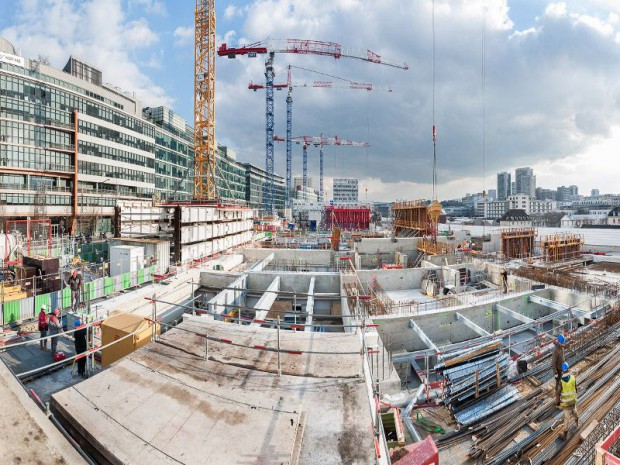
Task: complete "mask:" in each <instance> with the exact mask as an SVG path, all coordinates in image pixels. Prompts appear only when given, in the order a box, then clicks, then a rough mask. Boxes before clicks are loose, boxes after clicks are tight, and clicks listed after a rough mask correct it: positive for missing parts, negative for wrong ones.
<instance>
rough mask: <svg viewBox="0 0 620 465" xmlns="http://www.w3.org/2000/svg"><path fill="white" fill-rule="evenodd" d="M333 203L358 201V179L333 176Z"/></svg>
mask: <svg viewBox="0 0 620 465" xmlns="http://www.w3.org/2000/svg"><path fill="white" fill-rule="evenodd" d="M332 193H333V201H334V204H349V205H356V204H357V203H358V201H359V192H358V181H357V179H356V178H334V180H333V190H332Z"/></svg>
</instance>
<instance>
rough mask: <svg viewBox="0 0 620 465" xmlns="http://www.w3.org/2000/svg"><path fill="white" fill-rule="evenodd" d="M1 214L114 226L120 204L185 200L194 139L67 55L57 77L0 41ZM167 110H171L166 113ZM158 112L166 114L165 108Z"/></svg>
mask: <svg viewBox="0 0 620 465" xmlns="http://www.w3.org/2000/svg"><path fill="white" fill-rule="evenodd" d="M0 52H2V53H1V54H0V217H2V219H4V220H7V219H25V218H27V217H31V218H33V217H42V218H49V219H50V220H51V221H52V224H61V225H63V228H64V230H65V231H67V232H75V233H80V232H81V233H84V234H94V233H97V232H107V231H110V230H111V228H112V217H113V214H114V206H115V205H116V202H117V199H124V200H131V199H145V198H148V199H157V198H158V197H161V198H169V197H170V196H171V194H172V193H173V192H174V193H175V195H176V196H178V199H185V200H186V199H189V197H190V196H191V194H192V192H193V179H192V176H191V172H189V174H188V170H191V169H192V168H193V158H194V157H193V152H192V150H193V134H192V131H191V129H190V128H189V127H188V126H187V125H186V124H184V121H183V124H179V121H177V120H178V118H176V119H174V121H172V120H171V119H172V116H171V115H170V114H169V113H168V114H167V116H168V119H166V118H165V117H163V116H161V115H160V116H159V117H157V115H153V114H150V115H143V113H142V106H141V104H140V102H139V101H138V100H137V99H136V98H135V96H134V95H133V94H130V93H128V92H124V91H122V90H121V89H119V88H118V87H114V86H113V85H111V84H106V83H103V73H102V72H101V71H100V70H98V69H97V68H95V67H93V66H90V65H88V64H87V63H85V62H83V61H81V60H79V59H77V58H75V57H70V58H69V61H68V62H67V64H66V66H65V67H64V69H63V70H59V69H56V68H54V67H52V66H49V65H48V64H46V63H44V62H40V61H36V60H30V59H27V58H23V57H20V56H18V55H17V53H16V51H15V48H14V47H13V46H12V45H11V44H10V43H9V42H7V41H6V40H3V39H0ZM168 111H169V110H168ZM160 113H162V114H163V113H164V110H163V109H161V110H160Z"/></svg>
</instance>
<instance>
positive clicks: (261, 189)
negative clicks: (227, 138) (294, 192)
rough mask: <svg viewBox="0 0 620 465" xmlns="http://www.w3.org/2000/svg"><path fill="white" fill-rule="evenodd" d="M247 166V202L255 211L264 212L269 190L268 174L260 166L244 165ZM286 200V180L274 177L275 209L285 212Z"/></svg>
mask: <svg viewBox="0 0 620 465" xmlns="http://www.w3.org/2000/svg"><path fill="white" fill-rule="evenodd" d="M244 166H245V200H246V202H247V203H248V205H249V206H250V207H252V208H254V209H257V210H262V209H263V208H264V207H265V194H266V188H267V172H266V171H265V170H264V169H262V168H259V167H258V166H255V165H252V164H250V163H244ZM285 199H286V185H285V183H284V178H283V177H282V176H278V175H277V174H276V175H275V176H274V182H273V200H274V206H275V209H276V210H278V211H284V203H285Z"/></svg>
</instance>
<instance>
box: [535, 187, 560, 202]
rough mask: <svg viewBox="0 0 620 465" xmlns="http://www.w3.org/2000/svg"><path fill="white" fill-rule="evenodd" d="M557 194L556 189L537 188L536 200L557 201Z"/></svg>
mask: <svg viewBox="0 0 620 465" xmlns="http://www.w3.org/2000/svg"><path fill="white" fill-rule="evenodd" d="M556 194H557V192H556V191H555V190H554V189H543V188H542V187H537V188H536V200H555V199H556Z"/></svg>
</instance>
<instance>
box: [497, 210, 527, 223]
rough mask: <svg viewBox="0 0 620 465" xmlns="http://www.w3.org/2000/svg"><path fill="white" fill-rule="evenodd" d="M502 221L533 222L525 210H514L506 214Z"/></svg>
mask: <svg viewBox="0 0 620 465" xmlns="http://www.w3.org/2000/svg"><path fill="white" fill-rule="evenodd" d="M500 221H531V218H530V217H529V216H528V214H527V213H525V210H521V209H518V208H513V209H511V210H508V211H507V212H506V213H504V216H502V217H501V218H500Z"/></svg>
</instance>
